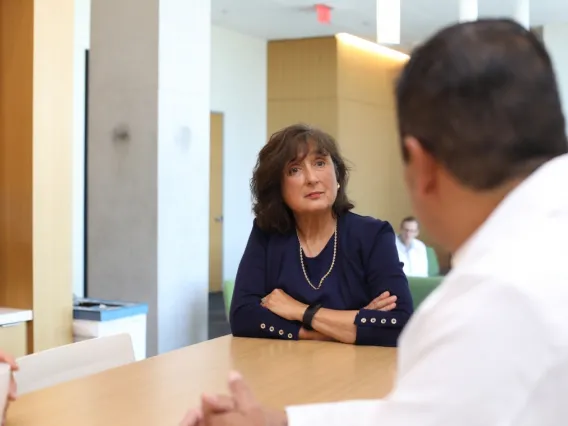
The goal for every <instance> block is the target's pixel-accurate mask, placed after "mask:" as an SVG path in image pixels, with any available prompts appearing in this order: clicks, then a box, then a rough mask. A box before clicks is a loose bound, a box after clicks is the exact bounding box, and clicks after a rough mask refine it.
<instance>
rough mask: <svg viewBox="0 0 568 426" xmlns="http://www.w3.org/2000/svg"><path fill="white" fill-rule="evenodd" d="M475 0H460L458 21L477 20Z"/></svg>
mask: <svg viewBox="0 0 568 426" xmlns="http://www.w3.org/2000/svg"><path fill="white" fill-rule="evenodd" d="M477 18H478V5H477V0H460V22H469V21H477Z"/></svg>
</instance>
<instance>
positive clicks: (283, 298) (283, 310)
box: [260, 288, 397, 321]
mask: <svg viewBox="0 0 568 426" xmlns="http://www.w3.org/2000/svg"><path fill="white" fill-rule="evenodd" d="M396 299H397V298H396V296H391V294H390V293H389V292H388V291H385V292H384V293H382V294H381V295H379V296H378V297H376V298H375V299H373V300H372V301H371V303H369V304H368V305H367V306H365V308H364V309H370V310H374V311H384V312H388V311H392V310H393V309H394V308H396ZM260 304H261V305H262V306H264V307H265V308H267V309H269V310H270V311H271V312H273V313H275V314H276V315H278V316H279V317H281V318H284V319H287V320H289V321H302V318H303V316H304V312H305V311H306V308H307V307H308V305H306V304H305V303H301V302H299V301H297V300H296V299H294V298H293V297H292V296H290V295H288V294H286V292H285V291H284V290H281V289H279V288H277V289H275V290H272V292H270V294H268V295H267V296H265V297H263V298H262V300H261V302H260Z"/></svg>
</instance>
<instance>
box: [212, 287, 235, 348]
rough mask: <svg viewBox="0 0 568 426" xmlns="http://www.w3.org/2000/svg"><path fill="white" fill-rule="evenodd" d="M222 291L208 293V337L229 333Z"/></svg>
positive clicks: (213, 337)
mask: <svg viewBox="0 0 568 426" xmlns="http://www.w3.org/2000/svg"><path fill="white" fill-rule="evenodd" d="M230 333H231V329H230V328H229V323H228V322H227V317H226V315H225V302H224V301H223V293H209V339H215V338H217V337H220V336H224V335H226V334H230Z"/></svg>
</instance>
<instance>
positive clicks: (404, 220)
mask: <svg viewBox="0 0 568 426" xmlns="http://www.w3.org/2000/svg"><path fill="white" fill-rule="evenodd" d="M408 222H416V223H417V224H418V225H420V224H419V223H418V219H416V218H415V217H414V216H406V217H405V218H404V219H402V220H401V221H400V226H401V227H402V225H404V224H405V223H408Z"/></svg>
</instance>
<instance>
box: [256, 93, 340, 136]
mask: <svg viewBox="0 0 568 426" xmlns="http://www.w3.org/2000/svg"><path fill="white" fill-rule="evenodd" d="M268 111H269V112H268V118H267V130H268V135H269V136H270V135H271V134H272V133H274V132H276V131H277V130H279V129H282V128H283V127H286V126H289V125H290V124H293V123H300V122H301V123H307V124H311V125H313V126H317V127H319V128H320V129H323V130H325V131H326V132H328V133H329V134H331V135H333V136H335V137H337V128H338V125H337V119H338V117H337V100H336V99H335V98H326V99H301V100H269V101H268Z"/></svg>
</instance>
